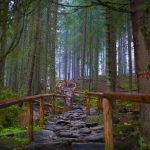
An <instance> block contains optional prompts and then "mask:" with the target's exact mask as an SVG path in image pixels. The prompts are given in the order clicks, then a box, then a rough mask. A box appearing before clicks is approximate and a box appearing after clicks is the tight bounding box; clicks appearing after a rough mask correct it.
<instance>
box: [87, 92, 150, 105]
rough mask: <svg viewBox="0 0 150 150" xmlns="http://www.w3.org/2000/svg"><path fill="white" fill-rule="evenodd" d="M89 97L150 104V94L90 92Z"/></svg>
mask: <svg viewBox="0 0 150 150" xmlns="http://www.w3.org/2000/svg"><path fill="white" fill-rule="evenodd" d="M87 95H89V96H96V97H97V96H98V97H102V98H108V99H110V100H113V99H115V100H125V101H132V102H138V103H150V94H142V93H122V92H112V93H99V92H88V93H87Z"/></svg>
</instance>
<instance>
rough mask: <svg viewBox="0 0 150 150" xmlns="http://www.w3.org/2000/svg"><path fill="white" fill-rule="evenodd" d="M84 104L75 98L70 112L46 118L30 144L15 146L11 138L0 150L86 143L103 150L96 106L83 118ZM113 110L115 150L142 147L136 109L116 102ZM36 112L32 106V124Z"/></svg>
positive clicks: (2, 140) (54, 149)
mask: <svg viewBox="0 0 150 150" xmlns="http://www.w3.org/2000/svg"><path fill="white" fill-rule="evenodd" d="M67 90H69V88H66V89H65V91H67ZM66 94H67V95H68V96H70V95H71V93H70V91H69V92H66ZM67 104H68V105H70V99H69V98H67ZM85 104H86V103H85V98H84V97H83V96H81V95H77V97H75V99H74V105H73V110H69V111H67V112H65V113H63V114H59V115H47V117H46V121H45V124H46V126H45V127H44V129H42V130H38V131H35V132H34V141H33V142H32V143H30V144H27V142H24V143H22V141H21V142H19V141H17V142H16V140H15V142H14V141H13V140H12V138H9V139H8V138H6V139H5V138H0V150H5V149H8V150H9V149H15V150H20V149H22V148H23V147H24V145H26V146H25V149H50V150H57V149H58V150H59V149H61V150H63V149H64V150H70V149H72V147H74V149H75V148H76V147H78V146H83V145H82V144H80V145H75V144H74V143H86V144H87V143H88V144H91V145H90V146H94V145H95V146H96V147H97V148H100V147H101V148H102V149H104V143H103V142H104V135H103V116H102V111H101V112H97V111H96V109H97V108H96V103H95V101H92V102H91V106H92V107H91V114H90V116H86V114H85V109H86V107H85ZM113 110H114V113H113V114H114V116H113V125H114V137H115V150H139V146H141V145H143V141H142V138H141V139H140V132H139V122H140V120H139V105H138V104H137V105H135V104H133V103H128V102H118V101H117V103H116V107H115V108H113ZM38 112H39V107H37V106H35V113H34V117H35V119H36V120H38ZM20 137H23V138H26V139H27V134H26V133H25V132H23V133H21V134H19V138H20ZM8 140H9V142H8ZM140 140H141V141H140ZM7 143H9V144H7ZM92 143H94V145H92ZM96 143H97V144H96ZM140 144H141V145H140ZM85 146H86V145H84V147H85ZM90 146H89V147H90ZM96 147H95V148H94V150H96ZM78 148H79V147H78ZM91 149H92V147H91ZM92 150H93V149H92Z"/></svg>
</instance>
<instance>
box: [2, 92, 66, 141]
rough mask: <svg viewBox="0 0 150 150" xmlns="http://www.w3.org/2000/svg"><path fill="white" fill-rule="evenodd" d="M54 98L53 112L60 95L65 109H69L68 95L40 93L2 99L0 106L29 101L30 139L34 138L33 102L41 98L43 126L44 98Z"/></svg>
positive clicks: (40, 111) (41, 125)
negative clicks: (56, 99)
mask: <svg viewBox="0 0 150 150" xmlns="http://www.w3.org/2000/svg"><path fill="white" fill-rule="evenodd" d="M46 97H48V98H52V109H53V113H55V109H56V104H55V98H57V97H59V98H62V99H63V100H64V111H66V110H67V104H66V95H60V94H40V95H34V96H25V97H19V98H18V97H17V98H12V99H9V100H5V101H1V102H0V108H5V107H8V106H11V105H15V104H20V103H24V102H26V103H28V111H29V123H28V135H29V139H30V141H32V140H33V103H34V102H36V101H37V100H40V110H39V118H40V121H39V124H40V127H41V128H42V127H43V125H44V98H46Z"/></svg>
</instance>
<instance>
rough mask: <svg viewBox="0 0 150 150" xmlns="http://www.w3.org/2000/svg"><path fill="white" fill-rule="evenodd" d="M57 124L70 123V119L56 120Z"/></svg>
mask: <svg viewBox="0 0 150 150" xmlns="http://www.w3.org/2000/svg"><path fill="white" fill-rule="evenodd" d="M56 124H60V125H67V124H70V122H69V121H65V120H58V121H56Z"/></svg>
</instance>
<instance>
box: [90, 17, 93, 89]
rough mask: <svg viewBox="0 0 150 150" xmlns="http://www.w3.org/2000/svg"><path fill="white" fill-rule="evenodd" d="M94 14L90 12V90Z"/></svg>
mask: <svg viewBox="0 0 150 150" xmlns="http://www.w3.org/2000/svg"><path fill="white" fill-rule="evenodd" d="M92 21H93V19H92V14H90V47H89V51H90V75H89V91H90V90H91V88H92V81H93V80H92V72H93V31H92Z"/></svg>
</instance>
